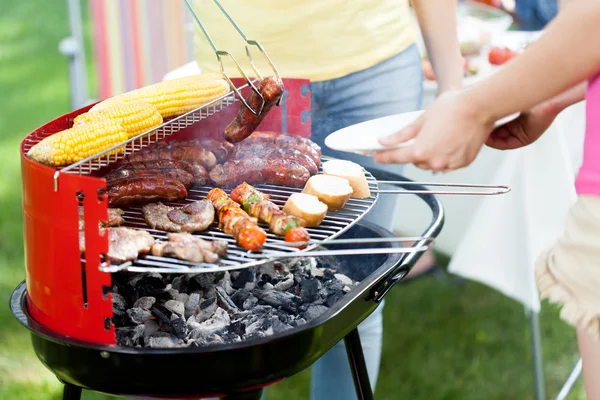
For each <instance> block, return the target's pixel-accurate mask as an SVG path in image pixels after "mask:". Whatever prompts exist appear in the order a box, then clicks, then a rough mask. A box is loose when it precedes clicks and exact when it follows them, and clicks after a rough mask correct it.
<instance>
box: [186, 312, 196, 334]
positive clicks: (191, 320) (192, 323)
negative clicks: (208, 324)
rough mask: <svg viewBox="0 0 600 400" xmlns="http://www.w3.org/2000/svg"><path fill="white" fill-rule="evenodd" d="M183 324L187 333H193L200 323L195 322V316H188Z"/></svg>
mask: <svg viewBox="0 0 600 400" xmlns="http://www.w3.org/2000/svg"><path fill="white" fill-rule="evenodd" d="M185 324H186V326H187V329H188V331H189V332H191V331H193V330H194V329H196V328H198V327H199V326H200V323H199V322H197V321H196V316H195V315H192V316H190V317H189V318H188V319H187V321H185Z"/></svg>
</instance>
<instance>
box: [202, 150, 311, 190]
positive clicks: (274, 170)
mask: <svg viewBox="0 0 600 400" xmlns="http://www.w3.org/2000/svg"><path fill="white" fill-rule="evenodd" d="M308 178H310V172H309V171H308V170H307V169H306V168H305V167H304V166H302V165H300V164H298V163H296V162H294V161H291V160H286V159H280V158H270V159H264V158H260V157H257V158H246V159H242V160H232V161H227V162H226V163H225V164H220V165H217V166H216V167H214V168H213V169H212V171H210V179H211V180H212V181H213V182H214V183H215V184H216V185H217V186H220V187H233V186H237V185H239V184H240V183H243V182H247V183H249V184H257V183H264V184H271V185H285V186H291V187H303V186H304V185H305V184H306V182H307V181H308Z"/></svg>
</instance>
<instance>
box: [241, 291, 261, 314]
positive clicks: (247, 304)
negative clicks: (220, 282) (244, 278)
mask: <svg viewBox="0 0 600 400" xmlns="http://www.w3.org/2000/svg"><path fill="white" fill-rule="evenodd" d="M257 303H258V298H257V297H256V296H254V295H252V294H251V295H250V297H248V298H247V299H246V300H244V304H242V308H243V309H244V310H250V309H251V308H252V307H254V306H255V305H256V304H257Z"/></svg>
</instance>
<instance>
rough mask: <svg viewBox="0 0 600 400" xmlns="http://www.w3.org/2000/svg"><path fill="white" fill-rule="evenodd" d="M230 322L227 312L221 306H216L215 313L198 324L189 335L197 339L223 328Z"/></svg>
mask: <svg viewBox="0 0 600 400" xmlns="http://www.w3.org/2000/svg"><path fill="white" fill-rule="evenodd" d="M230 323H231V319H230V318H229V314H227V312H226V311H225V310H223V309H222V308H217V311H215V314H214V315H213V316H212V317H211V318H210V319H208V320H206V321H204V322H202V323H201V324H200V326H198V327H197V328H196V329H194V330H193V331H192V332H190V337H192V338H193V339H198V338H200V337H205V336H208V335H210V334H213V333H215V332H218V331H220V330H223V329H225V328H226V327H227V326H228V325H229V324H230Z"/></svg>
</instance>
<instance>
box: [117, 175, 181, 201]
mask: <svg viewBox="0 0 600 400" xmlns="http://www.w3.org/2000/svg"><path fill="white" fill-rule="evenodd" d="M107 187H108V190H107V195H108V202H109V204H110V205H111V206H125V205H129V204H134V203H148V202H153V201H175V200H181V199H185V198H186V197H187V190H186V188H185V186H184V185H183V183H181V182H180V181H179V180H177V179H174V178H169V177H166V176H160V175H144V174H143V175H142V176H137V177H133V178H123V179H117V180H114V181H111V182H110V183H109V184H108V185H107Z"/></svg>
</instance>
